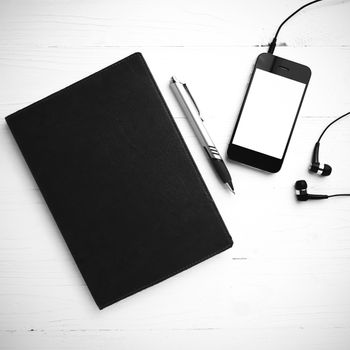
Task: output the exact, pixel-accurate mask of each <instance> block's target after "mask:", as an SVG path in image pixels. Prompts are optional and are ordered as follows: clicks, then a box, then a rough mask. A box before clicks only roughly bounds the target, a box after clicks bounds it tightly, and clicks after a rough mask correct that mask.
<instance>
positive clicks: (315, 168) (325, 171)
mask: <svg viewBox="0 0 350 350" xmlns="http://www.w3.org/2000/svg"><path fill="white" fill-rule="evenodd" d="M309 171H310V172H311V173H315V174H318V175H321V176H329V175H330V174H331V173H332V167H331V166H330V165H328V164H320V163H312V164H311V165H310V167H309Z"/></svg>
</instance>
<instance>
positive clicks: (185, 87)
mask: <svg viewBox="0 0 350 350" xmlns="http://www.w3.org/2000/svg"><path fill="white" fill-rule="evenodd" d="M182 85H183V87H184V89H185V90H186V92H187V93H188V96H189V97H190V99H191V100H192V102H193V104H194V106H195V108H196V110H197V112H198V115H199V116H200V118H201V119H202V121H204V120H203V118H202V117H201V112H200V111H199V108H198V106H197V103H196V101H195V100H194V98H193V96H192V95H191V93H190V90H189V89H188V87H187V85H186V83H182Z"/></svg>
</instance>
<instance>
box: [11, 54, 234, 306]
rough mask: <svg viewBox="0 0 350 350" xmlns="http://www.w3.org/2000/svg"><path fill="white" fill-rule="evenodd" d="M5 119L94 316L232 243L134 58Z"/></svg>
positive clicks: (146, 71) (146, 73) (139, 57)
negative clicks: (86, 291)
mask: <svg viewBox="0 0 350 350" xmlns="http://www.w3.org/2000/svg"><path fill="white" fill-rule="evenodd" d="M6 121H7V123H8V125H9V127H10V129H11V131H12V134H13V135H14V137H15V139H16V142H17V144H18V146H19V148H20V150H21V152H22V153H23V156H24V158H25V160H26V162H27V164H28V166H29V168H30V170H31V172H32V174H33V176H34V178H35V180H36V182H37V184H38V187H39V189H40V191H41V192H42V194H43V197H44V199H45V201H46V203H47V205H48V207H49V209H50V211H51V213H52V215H53V217H54V219H55V221H56V223H57V225H58V227H59V229H60V231H61V233H62V235H63V237H64V239H65V241H66V243H67V245H68V247H69V249H70V251H71V253H72V255H73V257H74V259H75V262H76V264H77V265H78V267H79V269H80V271H81V273H82V276H83V278H84V280H85V282H86V284H87V286H88V288H89V289H90V292H91V294H92V296H93V298H94V300H95V302H96V304H97V305H98V307H99V308H100V309H102V308H104V307H106V306H108V305H110V304H112V303H114V302H116V301H118V300H120V299H123V298H125V297H127V296H129V295H131V294H134V293H136V292H138V291H140V290H142V289H144V288H146V287H148V286H151V285H153V284H155V283H158V282H160V281H162V280H164V279H166V278H168V277H170V276H172V275H174V274H176V273H178V272H180V271H182V270H185V269H187V268H188V267H190V266H192V265H194V264H197V263H199V262H200V261H203V260H205V259H207V258H209V257H211V256H213V255H215V254H217V253H219V252H221V251H223V250H225V249H227V248H229V247H231V246H232V240H231V237H230V235H229V233H228V231H227V229H226V227H225V225H224V223H223V221H222V218H221V216H220V214H219V212H218V210H217V208H216V206H215V204H214V202H213V199H212V198H211V196H210V194H209V192H208V189H207V187H206V185H205V184H204V182H203V179H202V177H201V175H200V173H199V171H198V169H197V167H196V165H195V163H194V162H193V159H192V157H191V155H190V153H189V151H188V149H187V147H186V145H185V143H184V141H183V139H182V137H181V135H180V133H179V130H178V128H177V126H176V124H175V122H174V120H173V118H172V116H171V114H170V111H169V109H168V108H167V106H166V104H165V101H164V99H163V97H162V96H161V93H160V91H159V89H158V87H157V85H156V83H155V81H154V79H153V77H152V75H151V73H150V71H149V69H148V67H147V65H146V62H145V61H144V59H143V57H142V55H141V54H140V53H135V54H133V55H131V56H129V57H127V58H125V59H123V60H121V61H119V62H117V63H115V64H113V65H111V66H109V67H107V68H105V69H103V70H101V71H99V72H97V73H95V74H93V75H91V76H89V77H87V78H85V79H83V80H81V81H79V82H77V83H75V84H73V85H71V86H69V87H67V88H65V89H63V90H61V91H59V92H56V93H54V94H53V95H50V96H48V97H46V98H44V99H43V100H41V101H39V102H36V103H34V104H32V105H30V106H29V107H26V108H24V109H22V110H20V111H18V112H16V113H14V114H12V115H10V116H8V117H7V118H6Z"/></svg>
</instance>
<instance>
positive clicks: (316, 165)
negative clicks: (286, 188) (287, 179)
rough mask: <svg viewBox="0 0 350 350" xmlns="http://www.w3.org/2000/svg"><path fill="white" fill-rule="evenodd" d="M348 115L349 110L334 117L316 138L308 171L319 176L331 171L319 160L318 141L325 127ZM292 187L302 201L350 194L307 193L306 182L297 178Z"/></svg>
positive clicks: (327, 174) (325, 129)
mask: <svg viewBox="0 0 350 350" xmlns="http://www.w3.org/2000/svg"><path fill="white" fill-rule="evenodd" d="M348 115H350V112H347V113H345V114H343V115H341V116H340V117H338V118H336V119H335V120H333V121H332V122H331V123H329V124H328V125H327V126H326V127H325V128H324V130H323V131H322V133H321V135H320V137H319V138H318V140H317V142H316V144H315V146H314V149H313V152H312V158H311V165H310V167H309V171H310V172H311V173H315V174H318V175H321V176H329V175H330V174H331V173H332V167H331V166H330V165H328V164H322V163H320V161H319V151H320V141H321V138H322V136H323V135H324V133H325V132H326V131H327V129H328V128H329V127H330V126H331V125H333V124H334V123H336V122H337V121H338V120H340V119H342V118H344V117H346V116H348ZM294 189H295V195H296V197H297V200H298V201H303V202H305V201H307V200H309V199H327V198H330V197H343V196H350V193H338V194H331V195H327V194H309V193H307V183H306V181H305V180H298V181H297V182H296V183H295V185H294Z"/></svg>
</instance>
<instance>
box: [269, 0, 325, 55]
mask: <svg viewBox="0 0 350 350" xmlns="http://www.w3.org/2000/svg"><path fill="white" fill-rule="evenodd" d="M320 1H322V0H314V1H311V2H309V3H307V4H305V5H303V6H301V7H300V8H298V9H297V10H296V11H294V12H293V13H292V14H291V15H290V16H288V17H287V18H286V19H285V20H284V21H283V22H282V23H281V24H280V26H279V27H278V29H277V32H276V34H275V37H274V38H273V39H272V41H271V43H270V44H269V50H268V51H267V52H268V53H270V54H271V55H272V54H273V52H274V51H275V47H276V43H277V36H278V33H279V32H280V30H281V28H282V26H283V25H284V24H285V23H286V22H287V21H288V20H289V19H290V18H292V17H293V16H294V15H295V14H297V13H298V12H299V11H301V10H302V9H304V8H305V7H307V6H310V5H312V4H315V3H316V2H320Z"/></svg>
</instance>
